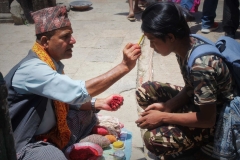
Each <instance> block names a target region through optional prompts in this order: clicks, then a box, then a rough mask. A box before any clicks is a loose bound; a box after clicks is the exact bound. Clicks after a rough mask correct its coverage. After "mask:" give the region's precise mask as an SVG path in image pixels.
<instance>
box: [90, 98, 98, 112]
mask: <svg viewBox="0 0 240 160" xmlns="http://www.w3.org/2000/svg"><path fill="white" fill-rule="evenodd" d="M96 100H97V99H96V98H92V99H91V108H92V111H93V112H94V113H98V112H99V111H100V110H99V109H96V107H95V103H96Z"/></svg>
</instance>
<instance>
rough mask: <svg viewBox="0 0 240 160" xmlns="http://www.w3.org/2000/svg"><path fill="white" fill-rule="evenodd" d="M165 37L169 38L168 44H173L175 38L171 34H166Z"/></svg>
mask: <svg viewBox="0 0 240 160" xmlns="http://www.w3.org/2000/svg"><path fill="white" fill-rule="evenodd" d="M167 37H168V38H169V40H170V42H174V41H175V36H174V35H173V34H172V33H168V36H167Z"/></svg>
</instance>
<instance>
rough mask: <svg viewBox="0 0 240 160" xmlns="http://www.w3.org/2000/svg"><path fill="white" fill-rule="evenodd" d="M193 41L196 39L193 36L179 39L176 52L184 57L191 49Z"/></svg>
mask: <svg viewBox="0 0 240 160" xmlns="http://www.w3.org/2000/svg"><path fill="white" fill-rule="evenodd" d="M193 43H194V41H193V39H192V38H191V37H186V38H183V39H177V41H176V47H175V50H174V52H175V53H176V54H177V55H179V56H180V57H181V58H182V59H184V58H185V57H186V55H187V54H188V51H189V50H190V49H191V47H192V45H193Z"/></svg>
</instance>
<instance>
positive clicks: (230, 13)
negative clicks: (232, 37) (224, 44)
mask: <svg viewBox="0 0 240 160" xmlns="http://www.w3.org/2000/svg"><path fill="white" fill-rule="evenodd" d="M238 7H239V1H238V0H224V7H223V30H224V32H227V33H229V32H233V33H234V34H235V32H236V30H237V29H238V26H239V9H238Z"/></svg>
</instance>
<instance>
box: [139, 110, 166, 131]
mask: <svg viewBox="0 0 240 160" xmlns="http://www.w3.org/2000/svg"><path fill="white" fill-rule="evenodd" d="M163 115H164V112H161V111H158V110H149V111H144V112H142V113H141V115H140V116H141V117H140V118H139V119H138V120H137V121H135V123H136V124H137V126H138V127H140V128H142V129H148V130H151V129H154V128H157V127H159V126H160V125H162V118H163Z"/></svg>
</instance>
